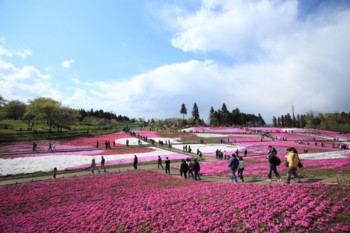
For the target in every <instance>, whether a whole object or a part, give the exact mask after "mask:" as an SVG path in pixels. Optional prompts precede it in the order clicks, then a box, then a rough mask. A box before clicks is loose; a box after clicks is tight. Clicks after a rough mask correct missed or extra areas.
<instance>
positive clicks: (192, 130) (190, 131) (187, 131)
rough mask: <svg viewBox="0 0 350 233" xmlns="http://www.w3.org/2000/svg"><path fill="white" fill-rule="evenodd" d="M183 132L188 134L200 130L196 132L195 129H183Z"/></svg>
mask: <svg viewBox="0 0 350 233" xmlns="http://www.w3.org/2000/svg"><path fill="white" fill-rule="evenodd" d="M181 131H182V132H186V133H193V132H198V130H196V129H195V128H186V129H182V130H181Z"/></svg>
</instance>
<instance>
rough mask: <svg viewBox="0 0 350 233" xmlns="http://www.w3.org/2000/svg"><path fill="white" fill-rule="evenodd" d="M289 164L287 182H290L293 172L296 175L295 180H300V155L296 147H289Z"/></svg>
mask: <svg viewBox="0 0 350 233" xmlns="http://www.w3.org/2000/svg"><path fill="white" fill-rule="evenodd" d="M287 153H288V154H287V166H288V176H287V183H288V184H289V183H290V178H291V177H292V174H293V176H294V180H296V179H297V182H301V181H300V177H299V176H298V173H297V169H298V163H299V155H298V152H297V150H296V149H295V148H294V147H290V148H288V149H287Z"/></svg>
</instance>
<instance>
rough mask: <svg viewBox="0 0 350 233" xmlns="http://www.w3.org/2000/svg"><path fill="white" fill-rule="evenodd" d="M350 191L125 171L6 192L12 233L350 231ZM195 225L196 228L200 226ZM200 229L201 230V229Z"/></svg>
mask: <svg viewBox="0 0 350 233" xmlns="http://www.w3.org/2000/svg"><path fill="white" fill-rule="evenodd" d="M349 201H350V190H349V188H348V187H343V186H335V185H324V184H319V183H315V184H298V185H286V184H272V185H259V184H228V183H204V182H196V181H193V180H184V179H177V178H174V177H171V176H167V175H165V174H160V173H155V172H123V173H119V174H110V175H95V176H88V177H80V178H75V179H59V180H57V181H46V182H39V183H29V184H23V185H14V186H6V187H1V188H0V229H1V231H2V232H3V233H8V232H101V233H105V232H154V233H158V232H233V231H235V232H349V230H350V224H349V222H338V221H335V219H336V218H337V217H338V216H349V215H350V205H349ZM194 222H195V223H194ZM197 223H200V224H197Z"/></svg>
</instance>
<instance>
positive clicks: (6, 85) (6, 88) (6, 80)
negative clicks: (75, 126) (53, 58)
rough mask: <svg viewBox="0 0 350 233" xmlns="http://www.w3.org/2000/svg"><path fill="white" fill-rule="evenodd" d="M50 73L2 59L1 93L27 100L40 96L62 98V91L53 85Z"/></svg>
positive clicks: (0, 65)
mask: <svg viewBox="0 0 350 233" xmlns="http://www.w3.org/2000/svg"><path fill="white" fill-rule="evenodd" d="M50 81H51V77H50V75H49V74H43V73H41V72H40V71H39V70H38V69H37V68H35V67H33V66H24V67H21V68H18V67H16V66H15V65H13V64H12V63H8V62H5V61H3V60H0V89H1V95H2V96H3V97H4V98H6V99H8V100H15V99H18V100H21V101H24V102H26V101H27V100H30V99H34V98H36V97H38V96H47V97H52V98H54V99H56V100H60V99H62V93H61V91H59V90H58V89H56V88H54V87H52V84H51V82H50Z"/></svg>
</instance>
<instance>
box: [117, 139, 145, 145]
mask: <svg viewBox="0 0 350 233" xmlns="http://www.w3.org/2000/svg"><path fill="white" fill-rule="evenodd" d="M127 139H128V140H129V146H137V145H138V144H139V139H137V138H120V139H117V140H115V143H119V144H124V145H126V140H127ZM141 141H142V140H141ZM142 144H144V145H148V144H149V143H148V142H145V141H142Z"/></svg>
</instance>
